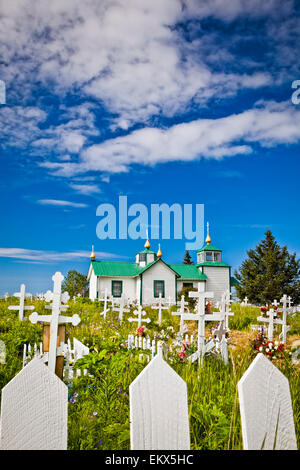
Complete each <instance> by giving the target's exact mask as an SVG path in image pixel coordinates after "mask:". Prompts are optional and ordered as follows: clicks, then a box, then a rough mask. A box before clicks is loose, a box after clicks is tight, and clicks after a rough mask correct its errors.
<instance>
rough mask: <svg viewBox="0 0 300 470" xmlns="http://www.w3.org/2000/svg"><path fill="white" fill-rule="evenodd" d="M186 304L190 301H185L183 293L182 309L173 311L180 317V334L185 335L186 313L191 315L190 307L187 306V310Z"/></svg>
mask: <svg viewBox="0 0 300 470" xmlns="http://www.w3.org/2000/svg"><path fill="white" fill-rule="evenodd" d="M186 305H188V302H185V300H184V295H182V296H181V300H180V310H177V312H172V315H174V316H177V315H178V316H179V317H180V331H179V334H180V335H183V333H184V318H185V315H190V311H189V309H188V308H187V310H188V311H187V312H185V308H186Z"/></svg>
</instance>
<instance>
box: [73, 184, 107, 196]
mask: <svg viewBox="0 0 300 470" xmlns="http://www.w3.org/2000/svg"><path fill="white" fill-rule="evenodd" d="M70 186H71V188H72V189H74V190H75V191H76V192H77V193H79V194H85V195H89V194H95V193H101V190H100V188H99V187H98V186H97V185H96V184H70Z"/></svg>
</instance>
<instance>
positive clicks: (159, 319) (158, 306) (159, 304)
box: [152, 293, 169, 325]
mask: <svg viewBox="0 0 300 470" xmlns="http://www.w3.org/2000/svg"><path fill="white" fill-rule="evenodd" d="M152 308H154V309H158V323H159V325H160V324H161V313H162V312H161V311H162V310H166V309H168V308H169V307H168V306H163V304H162V297H161V293H160V294H159V301H158V305H157V306H154V307H152Z"/></svg>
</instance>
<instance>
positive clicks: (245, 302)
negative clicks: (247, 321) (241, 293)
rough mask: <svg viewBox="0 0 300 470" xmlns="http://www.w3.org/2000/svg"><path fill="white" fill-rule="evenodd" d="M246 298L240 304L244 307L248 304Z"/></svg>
mask: <svg viewBox="0 0 300 470" xmlns="http://www.w3.org/2000/svg"><path fill="white" fill-rule="evenodd" d="M248 300H249V299H248V297H245V298H244V300H243V302H242V304H241V305H243V306H245V307H246V306H247V305H248Z"/></svg>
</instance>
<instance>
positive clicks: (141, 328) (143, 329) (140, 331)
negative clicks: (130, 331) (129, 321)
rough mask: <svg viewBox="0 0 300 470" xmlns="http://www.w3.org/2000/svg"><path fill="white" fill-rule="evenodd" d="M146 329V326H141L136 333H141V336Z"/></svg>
mask: <svg viewBox="0 0 300 470" xmlns="http://www.w3.org/2000/svg"><path fill="white" fill-rule="evenodd" d="M144 331H145V327H144V326H140V327H139V328H138V329H137V330H136V334H137V335H139V336H142V335H143V333H144Z"/></svg>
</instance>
